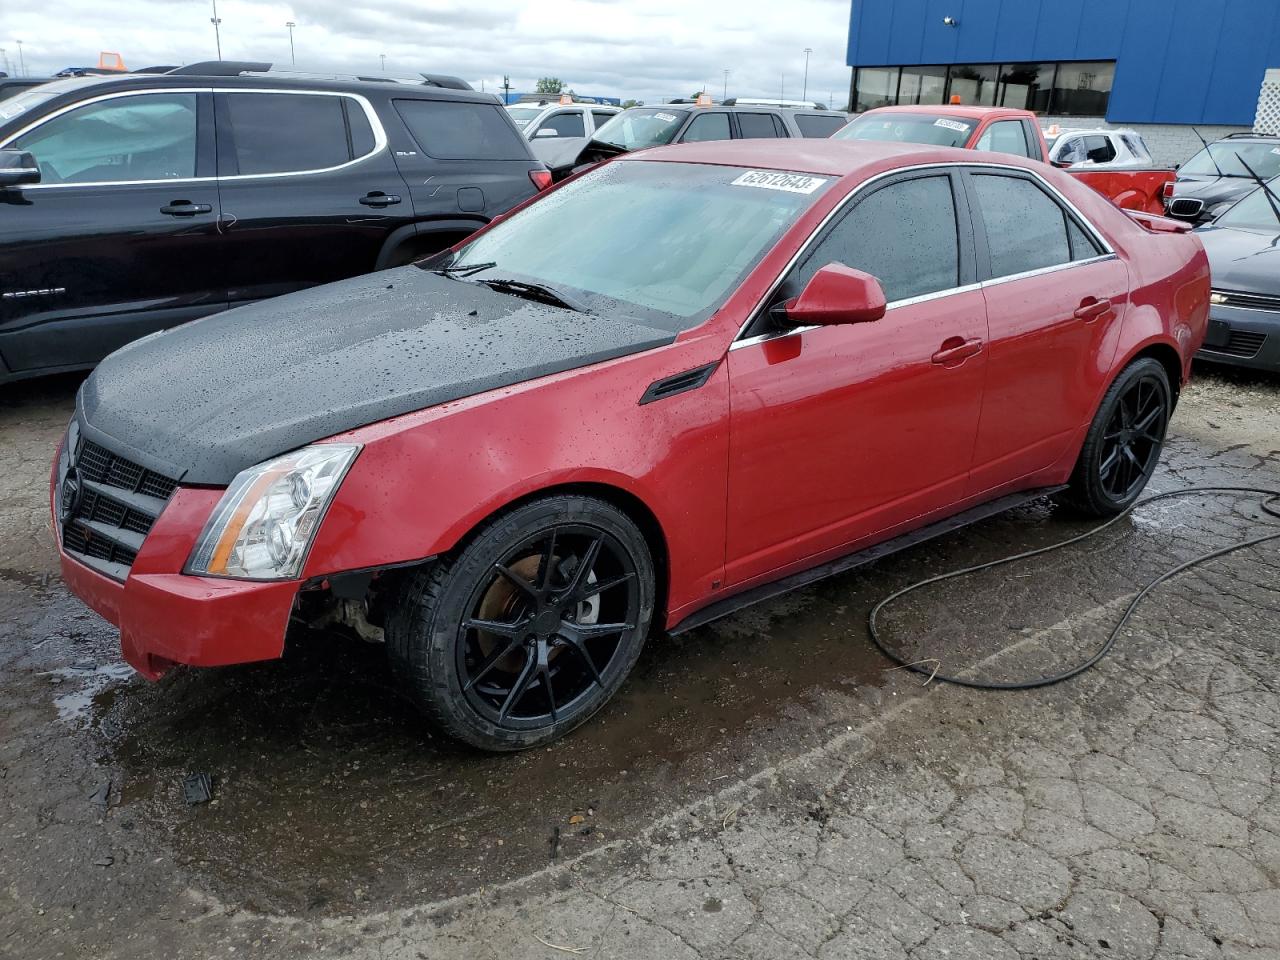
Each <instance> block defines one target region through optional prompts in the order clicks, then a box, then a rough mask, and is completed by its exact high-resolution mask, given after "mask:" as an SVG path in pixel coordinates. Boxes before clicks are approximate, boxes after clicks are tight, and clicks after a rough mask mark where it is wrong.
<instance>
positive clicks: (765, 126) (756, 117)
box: [738, 113, 778, 140]
mask: <svg viewBox="0 0 1280 960" xmlns="http://www.w3.org/2000/svg"><path fill="white" fill-rule="evenodd" d="M738 129H739V130H740V131H741V132H742V136H743V139H747V140H749V139H759V138H764V137H769V138H775V137H777V135H778V131H777V130H776V129H775V128H774V126H773V116H772V115H771V114H768V113H740V114H738Z"/></svg>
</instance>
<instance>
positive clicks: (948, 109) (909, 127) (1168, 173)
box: [832, 105, 1175, 215]
mask: <svg viewBox="0 0 1280 960" xmlns="http://www.w3.org/2000/svg"><path fill="white" fill-rule="evenodd" d="M832 139H845V140H888V141H892V142H899V143H901V142H905V143H931V144H935V145H937V146H942V147H964V148H966V149H969V150H989V151H991V152H993V153H1010V154H1013V155H1014V156H1018V157H1030V158H1031V159H1032V160H1043V161H1044V162H1046V163H1048V162H1049V146H1048V144H1046V143H1045V139H1044V134H1043V133H1042V132H1041V131H1040V124H1039V123H1038V122H1037V120H1036V115H1035V114H1034V113H1032V112H1031V111H1030V110H1013V109H1009V108H1006V107H969V106H960V105H952V106H945V107H944V106H901V107H877V108H875V109H874V110H868V111H867V112H866V113H863V114H861V115H859V116H858V117H856V118H855V119H854V120H853V121H852V122H850V123H849V124H848V125H847V126H845V127H843V128H841V129H840V130H838V131H836V132H835V133H834V134H832ZM1070 173H1071V175H1072V176H1074V177H1078V178H1079V179H1081V180H1083V181H1084V182H1085V183H1086V184H1088V185H1089V186H1090V187H1092V188H1093V189H1094V190H1097V191H1098V192H1099V193H1101V194H1102V195H1103V196H1104V197H1107V198H1109V199H1110V200H1111V202H1112V203H1114V204H1115V205H1116V206H1118V207H1120V208H1121V209H1122V210H1139V211H1142V212H1144V213H1154V214H1160V215H1163V214H1164V190H1165V184H1167V183H1172V182H1173V180H1174V176H1175V174H1174V171H1173V170H1172V169H1156V168H1152V169H1150V170H1133V169H1129V170H1071V171H1070Z"/></svg>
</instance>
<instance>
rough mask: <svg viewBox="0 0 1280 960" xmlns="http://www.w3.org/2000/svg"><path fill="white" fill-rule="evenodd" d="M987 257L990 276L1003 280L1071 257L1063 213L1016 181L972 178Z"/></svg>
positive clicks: (1028, 183) (1037, 191) (1040, 192)
mask: <svg viewBox="0 0 1280 960" xmlns="http://www.w3.org/2000/svg"><path fill="white" fill-rule="evenodd" d="M972 183H973V186H974V191H975V192H976V193H977V196H978V205H979V207H980V208H981V210H982V223H983V226H984V227H985V232H986V237H987V249H988V250H989V251H990V253H991V276H992V277H1008V276H1012V275H1013V274H1015V273H1025V272H1026V271H1028V270H1039V269H1041V268H1043V267H1052V266H1056V265H1058V264H1060V263H1069V262H1070V261H1071V259H1072V256H1071V246H1070V242H1069V241H1068V239H1067V218H1066V213H1065V211H1064V210H1063V209H1062V207H1060V206H1059V205H1058V203H1057V202H1056V201H1054V200H1053V199H1051V198H1050V197H1049V195H1048V194H1046V193H1045V192H1044V191H1043V190H1041V189H1040V188H1039V187H1038V186H1036V185H1035V184H1034V183H1032V182H1031V181H1030V180H1027V179H1025V178H1022V177H1010V176H1001V175H999V174H986V173H983V174H978V173H975V174H973V175H972Z"/></svg>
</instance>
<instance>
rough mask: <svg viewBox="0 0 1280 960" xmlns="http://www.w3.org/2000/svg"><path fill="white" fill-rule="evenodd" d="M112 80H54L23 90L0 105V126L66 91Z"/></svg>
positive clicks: (85, 78)
mask: <svg viewBox="0 0 1280 960" xmlns="http://www.w3.org/2000/svg"><path fill="white" fill-rule="evenodd" d="M110 79H113V78H111V77H75V78H73V79H69V80H54V81H51V82H50V83H42V84H40V86H38V87H32V88H31V89H29V90H24V91H22V93H20V94H18V95H17V96H16V97H10V98H9V99H7V100H5V101H4V102H3V103H0V124H4V123H7V122H8V121H10V120H13V119H14V118H15V117H18V116H20V115H21V114H24V113H26V112H27V111H28V110H32V109H34V108H36V107H38V106H40V104H42V103H44V102H46V101H48V100H52V99H53V98H54V97H57V96H60V95H61V94H64V93H66V92H67V91H68V90H75V89H76V88H78V87H83V86H85V85H87V84H92V83H102V82H104V81H106V80H110Z"/></svg>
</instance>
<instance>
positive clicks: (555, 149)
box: [529, 137, 591, 170]
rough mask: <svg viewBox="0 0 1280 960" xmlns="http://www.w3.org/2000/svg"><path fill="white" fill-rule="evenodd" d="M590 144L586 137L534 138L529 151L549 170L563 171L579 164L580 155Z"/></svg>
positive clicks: (530, 142)
mask: <svg viewBox="0 0 1280 960" xmlns="http://www.w3.org/2000/svg"><path fill="white" fill-rule="evenodd" d="M588 143H591V141H590V140H589V139H588V138H586V137H534V138H533V139H532V140H530V141H529V149H530V150H532V151H533V155H534V157H535V158H537V159H538V160H541V161H542V162H543V164H545V165H546V167H547V169H548V170H562V169H565V168H566V167H572V166H574V165H575V164H576V163H577V162H578V155H579V154H580V153H582V150H583V148H584V147H586V145H587V144H588Z"/></svg>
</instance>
